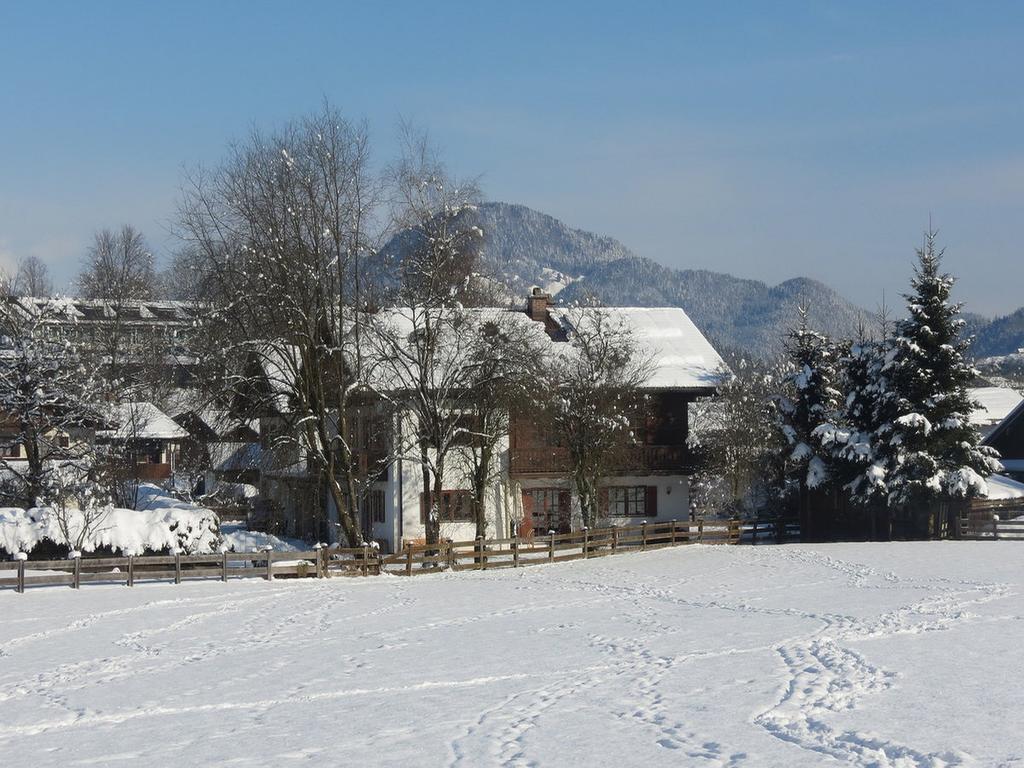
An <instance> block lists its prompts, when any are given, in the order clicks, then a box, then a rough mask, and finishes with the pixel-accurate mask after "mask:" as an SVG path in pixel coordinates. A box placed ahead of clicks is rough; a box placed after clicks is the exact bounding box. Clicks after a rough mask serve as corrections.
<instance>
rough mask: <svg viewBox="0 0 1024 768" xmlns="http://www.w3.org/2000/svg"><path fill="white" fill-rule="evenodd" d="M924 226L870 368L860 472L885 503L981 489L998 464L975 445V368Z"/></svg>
mask: <svg viewBox="0 0 1024 768" xmlns="http://www.w3.org/2000/svg"><path fill="white" fill-rule="evenodd" d="M935 238H936V233H935V232H934V231H932V230H929V231H928V232H927V233H926V235H925V241H924V245H923V247H922V248H920V249H918V251H917V265H916V266H915V268H914V277H913V279H912V281H911V287H912V288H913V290H912V292H911V293H909V294H906V295H905V298H906V301H907V309H908V311H909V317H907V318H906V319H905V320H902V321H900V322H899V323H897V325H896V332H895V336H894V338H893V339H892V340H891V343H889V344H888V345H887V349H886V351H885V358H884V360H883V362H882V364H881V365H877V366H874V368H873V369H872V373H871V377H872V381H871V382H870V386H871V392H870V394H871V397H872V398H873V407H874V408H875V413H874V415H873V417H872V418H873V421H874V422H875V423H877V424H878V425H879V426H878V427H877V428H876V429H875V431H874V435H873V440H872V446H871V452H872V456H871V459H872V461H871V465H870V466H869V467H868V470H867V471H868V473H869V475H868V477H869V479H870V481H871V485H872V486H873V487H874V488H875V489H877V490H878V491H879V492H880V493H882V494H883V495H884V497H885V499H886V502H887V504H888V506H889V507H890V508H895V509H900V508H906V507H907V506H909V505H911V504H914V503H919V502H926V501H929V500H933V499H937V498H970V497H972V496H977V495H985V494H986V493H987V485H986V482H985V478H986V477H988V476H989V475H990V474H992V473H993V472H995V471H996V470H997V469H998V467H999V465H998V462H997V461H996V460H995V458H994V452H993V451H992V450H991V449H988V448H985V447H981V446H979V445H978V442H979V437H978V433H977V431H976V430H975V428H974V427H973V426H972V425H971V422H970V416H971V412H972V411H974V410H975V408H977V407H978V405H977V404H976V403H975V402H973V401H972V400H971V398H970V394H969V390H968V387H969V385H970V383H971V380H972V379H973V378H974V376H975V375H976V374H977V371H976V370H975V369H974V368H973V367H972V366H971V365H970V364H969V363H968V362H967V361H966V360H965V359H964V353H965V351H966V350H967V347H968V345H969V343H970V340H969V339H966V338H963V337H962V335H961V330H962V328H963V325H964V321H963V320H962V319H961V318H960V317H959V315H960V309H961V305H960V304H957V303H952V302H951V301H950V292H951V290H952V288H953V284H954V279H953V278H952V277H951V276H950V275H948V274H945V273H943V272H941V271H940V265H941V260H942V254H943V251H942V250H940V249H937V248H936V242H935Z"/></svg>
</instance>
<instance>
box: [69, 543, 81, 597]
mask: <svg viewBox="0 0 1024 768" xmlns="http://www.w3.org/2000/svg"><path fill="white" fill-rule="evenodd" d="M71 557H72V558H73V559H74V561H75V568H74V574H73V576H72V581H71V588H72V589H78V588H79V587H80V586H81V585H82V553H81V552H72V553H71Z"/></svg>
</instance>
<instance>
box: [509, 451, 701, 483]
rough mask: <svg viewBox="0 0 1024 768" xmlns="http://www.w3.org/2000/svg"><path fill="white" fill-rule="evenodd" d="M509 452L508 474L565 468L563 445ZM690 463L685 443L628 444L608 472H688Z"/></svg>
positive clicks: (548, 472)
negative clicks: (561, 446)
mask: <svg viewBox="0 0 1024 768" xmlns="http://www.w3.org/2000/svg"><path fill="white" fill-rule="evenodd" d="M510 453H511V458H510V472H511V474H512V475H518V476H523V475H561V474H564V473H565V472H567V471H568V469H569V455H568V450H567V449H566V448H553V447H549V446H544V447H539V448H538V447H531V448H513V449H511V452H510ZM694 463H695V462H694V456H693V453H692V452H691V451H690V449H689V448H687V447H686V446H685V445H631V446H627V447H625V448H623V449H622V450H621V451H620V452H619V453H618V454H617V455H616V456H615V457H614V459H613V460H612V462H611V471H612V472H613V473H614V474H617V475H649V474H688V473H690V472H692V471H693V468H694Z"/></svg>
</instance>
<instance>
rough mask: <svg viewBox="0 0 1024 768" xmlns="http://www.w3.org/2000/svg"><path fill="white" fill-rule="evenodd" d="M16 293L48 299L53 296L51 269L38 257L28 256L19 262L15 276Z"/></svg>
mask: <svg viewBox="0 0 1024 768" xmlns="http://www.w3.org/2000/svg"><path fill="white" fill-rule="evenodd" d="M14 292H15V293H17V294H18V295H20V296H34V297H36V298H39V299H47V298H49V297H50V296H51V295H52V294H53V279H52V278H51V277H50V268H49V267H47V266H46V262H44V261H43V260H42V259H40V258H39V257H38V256H27V257H25V258H24V259H21V260H20V261H19V262H18V271H17V273H16V274H15V276H14Z"/></svg>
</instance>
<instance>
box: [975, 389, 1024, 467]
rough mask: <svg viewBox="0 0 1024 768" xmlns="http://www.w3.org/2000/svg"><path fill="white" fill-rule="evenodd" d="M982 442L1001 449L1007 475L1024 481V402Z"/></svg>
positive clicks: (1001, 459)
mask: <svg viewBox="0 0 1024 768" xmlns="http://www.w3.org/2000/svg"><path fill="white" fill-rule="evenodd" d="M982 444H983V445H987V446H990V447H992V448H995V449H996V450H997V451H999V455H1000V457H1001V458H1000V461H1001V462H1002V464H1003V469H1004V470H1005V474H1006V475H1008V476H1009V477H1011V478H1013V479H1014V480H1021V481H1024V402H1021V403H1019V404H1018V405H1017V407H1016V408H1014V409H1013V410H1012V411H1010V413H1009V414H1007V415H1006V417H1005V418H1004V419H1003V420H1002V421H1000V422H999V424H997V425H996V427H995V428H994V429H992V431H990V432H989V433H988V435H987V436H986V437H985V439H984V440H983V441H982Z"/></svg>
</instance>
